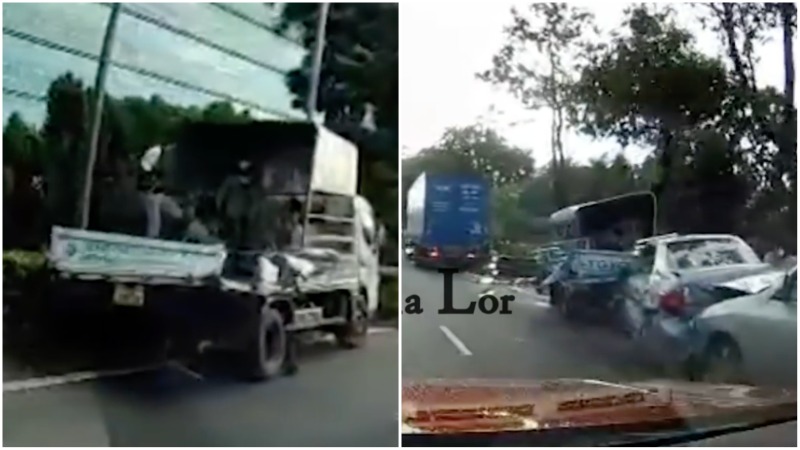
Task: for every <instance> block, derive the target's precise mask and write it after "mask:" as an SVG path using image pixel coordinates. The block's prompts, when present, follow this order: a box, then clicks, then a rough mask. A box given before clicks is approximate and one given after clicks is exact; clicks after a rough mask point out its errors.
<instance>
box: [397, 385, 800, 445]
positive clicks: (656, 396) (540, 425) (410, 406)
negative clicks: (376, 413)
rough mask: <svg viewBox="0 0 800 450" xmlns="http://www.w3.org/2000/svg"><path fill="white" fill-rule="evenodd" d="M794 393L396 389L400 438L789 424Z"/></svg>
mask: <svg viewBox="0 0 800 450" xmlns="http://www.w3.org/2000/svg"><path fill="white" fill-rule="evenodd" d="M796 414H797V395H796V392H795V391H794V390H783V389H765V388H755V387H748V386H738V385H716V384H706V383H693V382H681V381H671V380H668V381H664V380H654V381H645V382H635V383H610V382H605V381H598V380H586V379H556V380H548V381H527V380H491V379H489V380H425V381H414V382H404V385H403V394H402V420H403V432H404V433H405V434H414V433H423V434H448V433H475V432H483V433H492V432H504V431H523V430H542V429H552V428H574V427H593V426H611V425H615V426H625V425H636V426H642V425H643V424H647V423H658V422H663V421H669V420H676V419H679V420H683V421H691V420H694V419H698V420H699V419H702V418H708V417H719V416H724V415H746V416H747V417H750V418H756V419H759V420H770V419H778V418H785V417H787V416H790V417H796Z"/></svg>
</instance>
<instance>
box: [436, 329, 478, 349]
mask: <svg viewBox="0 0 800 450" xmlns="http://www.w3.org/2000/svg"><path fill="white" fill-rule="evenodd" d="M439 329H440V330H442V333H444V335H445V336H447V339H450V342H452V343H453V345H455V346H456V348H457V349H458V351H459V352H461V354H462V355H464V356H472V352H471V351H469V349H468V348H467V346H466V345H464V343H463V342H461V339H459V338H458V336H456V335H455V333H453V332H452V331H450V328H447V327H446V326H444V325H439Z"/></svg>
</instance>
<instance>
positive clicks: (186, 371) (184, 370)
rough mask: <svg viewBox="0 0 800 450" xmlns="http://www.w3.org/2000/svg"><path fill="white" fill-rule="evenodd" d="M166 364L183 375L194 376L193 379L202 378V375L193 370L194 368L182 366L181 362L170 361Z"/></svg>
mask: <svg viewBox="0 0 800 450" xmlns="http://www.w3.org/2000/svg"><path fill="white" fill-rule="evenodd" d="M167 365H168V366H170V367H172V368H173V369H175V370H177V371H178V372H181V373H183V374H184V375H188V376H190V377H192V378H194V379H195V380H202V379H203V376H202V375H200V374H199V373H197V372H195V371H194V370H192V369H190V368H188V367H186V366H184V365H183V364H181V363H179V362H177V361H170V362H169V363H168V364H167Z"/></svg>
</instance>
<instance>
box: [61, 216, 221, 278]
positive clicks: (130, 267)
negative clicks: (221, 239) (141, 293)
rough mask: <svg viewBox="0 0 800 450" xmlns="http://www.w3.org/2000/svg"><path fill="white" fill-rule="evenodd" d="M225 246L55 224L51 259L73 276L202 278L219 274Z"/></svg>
mask: <svg viewBox="0 0 800 450" xmlns="http://www.w3.org/2000/svg"><path fill="white" fill-rule="evenodd" d="M225 257H226V251H225V247H224V246H223V245H221V244H220V245H200V244H188V243H183V242H173V241H166V240H160V239H149V238H142V237H136V236H129V235H123V234H116V233H104V232H98V231H87V230H77V229H71V228H62V227H53V230H52V235H51V240H50V252H49V254H48V259H49V262H50V264H51V266H52V267H53V268H55V269H56V270H58V271H59V272H62V273H66V274H71V275H102V276H133V277H167V278H191V279H200V278H206V277H211V276H220V275H221V273H222V268H223V265H224V262H225Z"/></svg>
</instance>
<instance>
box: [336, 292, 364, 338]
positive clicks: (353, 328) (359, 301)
mask: <svg viewBox="0 0 800 450" xmlns="http://www.w3.org/2000/svg"><path fill="white" fill-rule="evenodd" d="M351 305H352V308H353V311H352V312H351V314H350V318H349V320H348V322H347V324H345V325H344V326H342V327H341V328H338V329H337V330H336V331H334V336H336V343H337V344H339V346H340V347H342V348H348V349H350V348H358V347H363V346H364V345H365V344H366V343H367V329H368V328H369V314H368V312H367V302H366V300H365V299H364V297H363V296H361V295H359V296H358V297H356V298H355V299H354V300H353V302H352V304H351Z"/></svg>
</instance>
